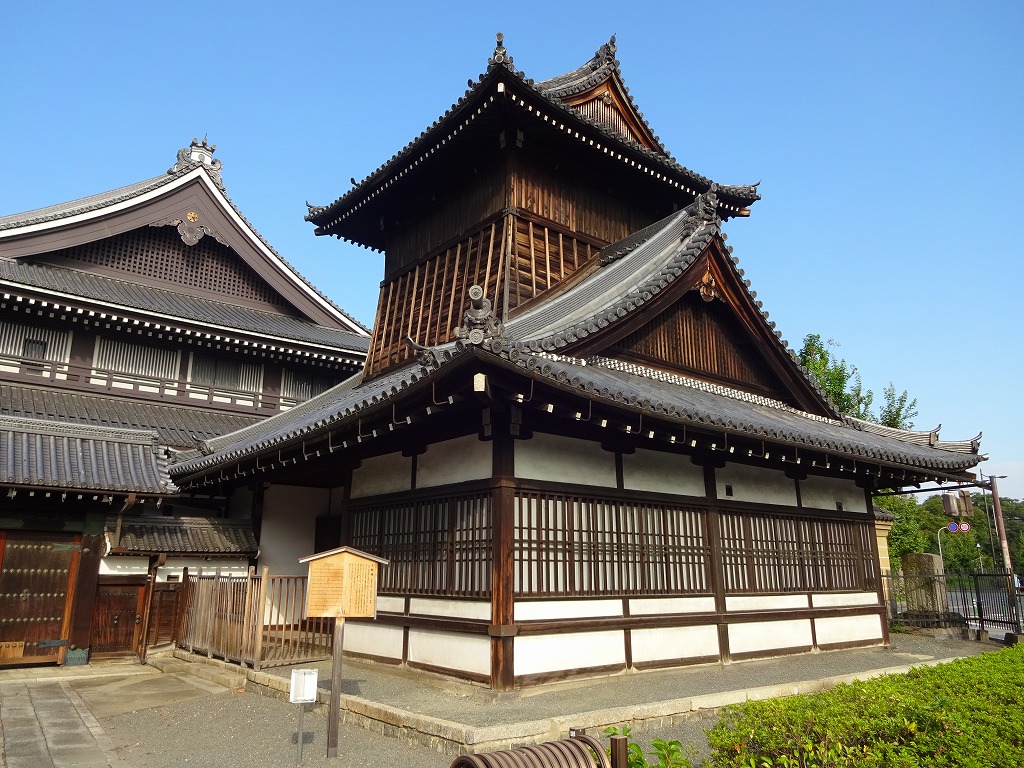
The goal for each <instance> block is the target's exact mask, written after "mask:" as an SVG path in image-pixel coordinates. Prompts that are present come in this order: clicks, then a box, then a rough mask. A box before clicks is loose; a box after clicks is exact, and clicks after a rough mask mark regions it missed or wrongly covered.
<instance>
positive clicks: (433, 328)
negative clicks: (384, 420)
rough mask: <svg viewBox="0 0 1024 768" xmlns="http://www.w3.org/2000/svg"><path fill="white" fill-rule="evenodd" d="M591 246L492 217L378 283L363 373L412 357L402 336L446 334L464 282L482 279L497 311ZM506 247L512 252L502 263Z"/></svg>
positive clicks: (581, 260) (523, 221)
mask: <svg viewBox="0 0 1024 768" xmlns="http://www.w3.org/2000/svg"><path fill="white" fill-rule="evenodd" d="M510 233H512V234H511V240H512V243H511V246H510V244H509V243H508V240H509V239H510ZM513 249H514V250H513ZM598 249H599V244H598V243H596V241H594V240H593V238H581V237H574V236H572V235H571V234H569V233H567V232H565V231H563V230H561V229H560V228H556V227H553V226H550V225H543V224H540V223H537V222H535V221H534V220H533V219H532V218H522V217H512V216H506V217H503V218H502V219H500V220H495V221H492V222H491V223H490V224H488V225H486V226H484V227H482V228H481V229H479V230H477V231H476V232H473V233H472V234H470V235H469V236H467V237H466V239H464V240H461V241H459V242H457V243H455V244H453V245H451V246H449V247H446V248H445V249H444V250H443V251H441V252H439V253H437V254H435V255H434V256H432V257H431V258H429V259H427V260H426V261H424V262H422V263H420V264H419V265H417V266H416V267H414V268H411V269H407V270H405V271H404V272H402V273H400V274H399V275H397V276H396V277H395V278H393V279H392V280H391V281H389V282H385V283H384V285H382V286H381V293H380V297H379V300H378V302H377V317H376V320H375V322H374V326H373V338H372V339H371V341H370V350H369V353H368V355H367V362H366V371H367V375H370V376H373V375H376V374H377V373H380V372H381V371H383V370H385V369H387V368H389V367H391V366H392V365H395V364H398V363H401V362H404V361H405V360H408V359H409V358H410V357H412V355H413V351H412V350H411V349H410V348H409V346H408V345H407V344H406V343H405V337H406V336H409V337H411V338H412V339H413V340H414V341H415V342H416V343H418V344H422V345H424V346H433V345H436V344H444V343H445V342H448V341H451V340H452V339H453V338H454V330H455V329H456V328H457V327H458V326H460V325H461V324H462V317H463V314H464V313H465V311H466V309H467V308H468V306H469V298H468V293H469V289H470V287H471V286H473V285H479V286H482V287H483V289H484V296H486V297H487V299H488V300H489V301H490V302H491V304H492V305H493V306H494V308H495V311H496V313H497V314H498V315H499V316H500V317H505V316H507V313H508V311H509V310H511V309H514V308H515V307H518V306H521V305H522V304H524V303H526V302H527V301H529V300H531V299H533V298H536V297H537V296H540V295H541V294H542V293H544V292H545V291H547V290H549V289H551V288H554V287H555V286H557V285H558V284H559V283H561V282H562V281H563V280H565V278H567V277H569V275H571V274H572V273H574V272H575V271H577V270H578V269H580V268H582V267H584V266H585V265H587V264H589V263H591V262H592V261H593V259H594V258H595V257H596V256H597V252H598ZM510 251H511V252H513V253H514V254H515V255H514V258H513V260H512V264H507V261H508V259H507V254H508V253H509V252H510ZM510 273H511V274H510Z"/></svg>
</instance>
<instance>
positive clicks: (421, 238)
mask: <svg viewBox="0 0 1024 768" xmlns="http://www.w3.org/2000/svg"><path fill="white" fill-rule="evenodd" d="M505 180H506V171H505V163H504V160H502V161H500V163H498V164H497V165H492V166H491V167H490V168H488V169H486V171H485V172H484V171H482V172H480V173H478V174H476V175H474V176H472V177H470V179H469V181H468V183H467V184H466V186H465V187H463V188H462V189H460V190H458V191H457V192H455V193H449V194H444V195H442V194H438V193H436V196H437V197H438V198H439V200H438V202H436V203H434V204H432V205H430V206H429V207H428V208H427V210H426V211H424V212H423V213H421V214H420V215H418V216H417V218H416V219H415V220H414V221H411V222H408V223H406V222H400V223H399V224H398V225H397V227H395V228H392V229H389V230H388V232H387V235H388V237H387V263H386V266H385V270H384V273H385V277H386V278H387V277H390V276H391V275H393V274H395V273H396V272H397V271H401V270H402V269H404V268H406V267H409V266H410V265H413V264H415V263H417V262H418V261H419V260H421V259H423V258H424V256H426V255H427V254H429V253H431V252H433V251H436V250H438V249H439V248H442V247H443V246H444V245H445V244H446V243H449V242H451V241H454V240H459V239H462V238H464V237H465V236H466V233H467V232H470V231H473V230H475V229H479V228H480V223H481V222H483V221H485V220H487V219H490V218H494V217H496V216H497V215H498V214H499V213H500V211H501V210H502V209H503V208H504V207H505V205H506V201H505V197H506V182H505ZM385 226H387V224H385Z"/></svg>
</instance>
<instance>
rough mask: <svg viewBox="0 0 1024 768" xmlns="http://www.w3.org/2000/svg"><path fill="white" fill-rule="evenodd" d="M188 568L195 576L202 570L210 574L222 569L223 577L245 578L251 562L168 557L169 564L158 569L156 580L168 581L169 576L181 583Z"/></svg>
mask: <svg viewBox="0 0 1024 768" xmlns="http://www.w3.org/2000/svg"><path fill="white" fill-rule="evenodd" d="M186 568H188V572H189V574H193V575H194V574H197V573H199V569H200V568H202V569H203V573H209V574H212V573H213V572H214V571H216V570H217V569H218V568H220V575H221V576H245V575H246V574H247V573H248V572H249V561H248V560H247V559H245V558H230V559H229V558H225V559H219V558H218V559H212V558H211V559H210V560H205V559H203V558H201V557H168V558H167V562H166V563H164V564H163V565H161V566H160V567H159V568H157V571H156V580H157V581H167V577H168V576H177V577H178V578H177V579H175V581H181V575H182V572H183V571H184V570H185V569H186Z"/></svg>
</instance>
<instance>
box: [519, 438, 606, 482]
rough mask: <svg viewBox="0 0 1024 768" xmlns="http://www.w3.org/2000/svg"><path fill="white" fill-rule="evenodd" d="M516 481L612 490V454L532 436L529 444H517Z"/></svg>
mask: <svg viewBox="0 0 1024 768" xmlns="http://www.w3.org/2000/svg"><path fill="white" fill-rule="evenodd" d="M515 472H516V477H522V478H529V479H532V480H550V481H553V482H559V483H580V484H582V485H596V486H600V487H603V488H614V487H615V454H613V453H611V452H609V451H606V450H604V449H603V448H601V445H600V444H599V443H592V442H590V441H586V440H574V439H573V438H571V437H562V436H561V435H548V434H545V433H543V432H534V433H533V439H531V440H517V441H516V447H515Z"/></svg>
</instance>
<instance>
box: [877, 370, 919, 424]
mask: <svg viewBox="0 0 1024 768" xmlns="http://www.w3.org/2000/svg"><path fill="white" fill-rule="evenodd" d="M882 397H883V398H884V400H885V402H884V403H883V404H882V407H881V409H880V410H879V411H878V423H879V424H882V425H884V426H886V427H893V428H895V429H911V428H913V426H914V418H915V417H916V416H917V398H916V397H915V398H914V399H913V400H910V399H909V395H908V394H907V390H905V389H904V390H903V392H902V393H901V394H899V395H897V394H896V387H895V386H893V383H892V382H891V381H890V382H889V386H887V387H886V388H885V389H883V390H882Z"/></svg>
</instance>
